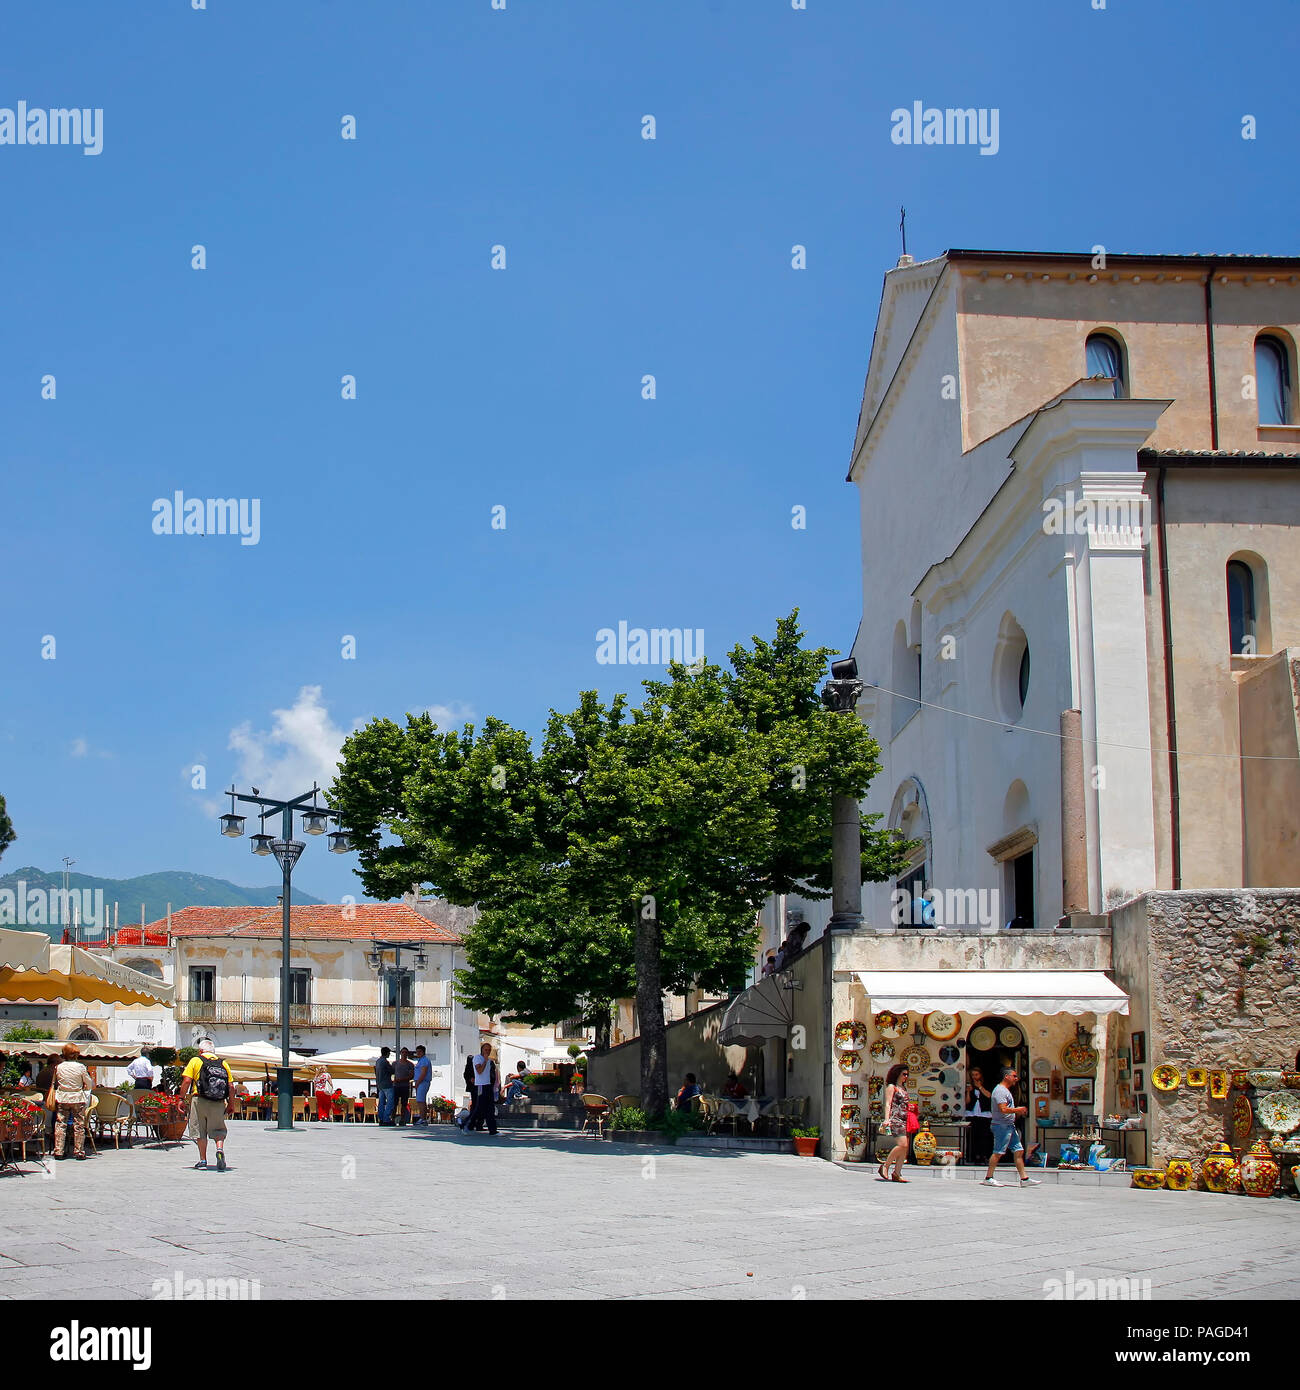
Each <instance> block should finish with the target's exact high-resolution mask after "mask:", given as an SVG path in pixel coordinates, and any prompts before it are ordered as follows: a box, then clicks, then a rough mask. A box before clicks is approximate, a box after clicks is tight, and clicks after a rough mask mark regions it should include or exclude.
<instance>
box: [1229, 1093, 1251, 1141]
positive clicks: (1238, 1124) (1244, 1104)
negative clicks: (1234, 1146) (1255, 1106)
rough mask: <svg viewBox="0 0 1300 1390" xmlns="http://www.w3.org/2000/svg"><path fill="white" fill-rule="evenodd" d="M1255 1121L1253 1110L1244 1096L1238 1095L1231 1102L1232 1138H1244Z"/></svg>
mask: <svg viewBox="0 0 1300 1390" xmlns="http://www.w3.org/2000/svg"><path fill="white" fill-rule="evenodd" d="M1254 1122H1255V1115H1254V1112H1253V1111H1252V1110H1251V1108H1250V1101H1249V1099H1248V1098H1247V1097H1246V1096H1238V1097H1237V1099H1236V1100H1234V1101H1233V1102H1232V1135H1233V1138H1234V1139H1239V1140H1244V1139H1245V1138H1246V1136H1247V1135H1248V1134H1249V1133H1250V1127H1251V1125H1252V1124H1254Z"/></svg>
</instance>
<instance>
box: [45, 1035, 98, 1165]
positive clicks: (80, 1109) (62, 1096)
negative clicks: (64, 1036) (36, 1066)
mask: <svg viewBox="0 0 1300 1390" xmlns="http://www.w3.org/2000/svg"><path fill="white" fill-rule="evenodd" d="M80 1056H81V1051H80V1049H79V1048H78V1047H77V1046H76V1044H75V1043H64V1045H63V1061H61V1062H60V1063H59V1065H58V1066H57V1067H55V1069H54V1084H53V1085H52V1086H51V1087H50V1089H49V1092H48V1094H47V1095H46V1097H45V1104H46V1105H47V1106H49V1107H50V1108H51V1109H53V1108H54V1107H56V1106H57V1114H56V1115H55V1119H54V1157H55V1158H62V1157H63V1149H64V1144H65V1143H66V1141H67V1137H68V1121H69V1120H71V1121H72V1156H73V1158H85V1156H86V1106H87V1105H88V1104H89V1103H90V1093H91V1091H92V1089H93V1088H94V1081H93V1080H92V1079H91V1075H90V1073H89V1072H88V1071H87V1070H86V1068H85V1067H84V1066H82V1064H81V1063H80V1062H79V1061H78V1060H77V1058H78V1057H80Z"/></svg>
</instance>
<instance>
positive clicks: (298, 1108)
mask: <svg viewBox="0 0 1300 1390" xmlns="http://www.w3.org/2000/svg"><path fill="white" fill-rule="evenodd" d="M293 1118H294V1121H295V1122H296V1121H298V1120H304V1121H305V1120H306V1119H307V1097H306V1096H294V1098H293Z"/></svg>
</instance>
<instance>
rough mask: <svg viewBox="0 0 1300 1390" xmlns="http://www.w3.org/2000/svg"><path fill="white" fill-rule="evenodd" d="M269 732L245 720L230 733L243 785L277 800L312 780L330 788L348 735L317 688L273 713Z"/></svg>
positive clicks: (304, 691)
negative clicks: (254, 787) (252, 785)
mask: <svg viewBox="0 0 1300 1390" xmlns="http://www.w3.org/2000/svg"><path fill="white" fill-rule="evenodd" d="M271 718H272V723H271V728H270V731H269V732H266V731H262V730H254V728H253V727H252V724H251V723H250V722H249V721H248V720H245V721H244V723H242V724H240V725H239V727H238V728H235V729H231V731H230V744H229V747H230V748H232V749H233V750H234V751H235V752H236V753H238V754H239V776H238V779H237V780H238V781H239V782H240V783H248V784H255V785H256V786H257V787H259V788H260V789H261V790H262V791H264V792H267V793H268V794H270V795H272V796H275V795H279V796H297V795H298V794H299V793H300V792H304V791H307V790H309V789H310V787H311V784H312V783H313V782H319V783H320V785H321V786H322V787H328V786H329V784H330V783H331V782H332V781H333V780H334V774H335V772H336V771H337V770H338V763H339V751H340V749H341V748H342V747H343V739H344V737H345V735H344V732H343V730H342V729H340V728H339V726H338V725H337V724H335V723H334V722H333V721H332V720H331V719H330V716H329V710H327V709H326V708H325V705H324V704H323V702H322V700H321V688H320V686H318V685H304V686H303V687H302V689H301V690H299V692H298V698H297V699H296V700H295V701H294V702H293V704H292V705H291V706H290V707H289V708H288V709H276V710H272V711H271Z"/></svg>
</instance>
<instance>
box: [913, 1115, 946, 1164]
mask: <svg viewBox="0 0 1300 1390" xmlns="http://www.w3.org/2000/svg"><path fill="white" fill-rule="evenodd" d="M938 1147H939V1141H938V1140H937V1139H936V1138H935V1137H934V1135H933V1134H931V1133H930V1126H929V1125H928V1124H923V1125H922V1126H921V1128H920V1129H919V1130H918V1131H917V1134H916V1138H915V1139H914V1140H913V1141H912V1152H913V1153H914V1154H915V1155H916V1161H917V1162H918V1163H922V1164H929V1163H930V1162H931V1161H932V1160H933V1158H934V1151H935V1149H937V1148H938Z"/></svg>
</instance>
